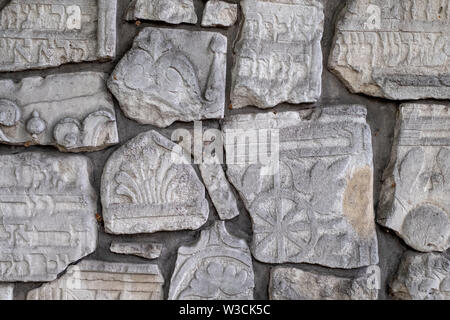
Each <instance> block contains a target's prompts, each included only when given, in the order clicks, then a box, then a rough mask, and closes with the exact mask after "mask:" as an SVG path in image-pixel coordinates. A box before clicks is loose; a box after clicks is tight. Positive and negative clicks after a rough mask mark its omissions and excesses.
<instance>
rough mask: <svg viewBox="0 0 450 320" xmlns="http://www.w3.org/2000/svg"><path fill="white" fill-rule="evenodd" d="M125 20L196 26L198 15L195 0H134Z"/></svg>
mask: <svg viewBox="0 0 450 320" xmlns="http://www.w3.org/2000/svg"><path fill="white" fill-rule="evenodd" d="M125 19H126V20H128V21H134V20H155V21H164V22H167V23H171V24H180V23H190V24H196V23H197V14H196V13H195V7H194V2H193V0H133V1H132V2H131V3H130V5H129V7H128V9H127V12H126V16H125Z"/></svg>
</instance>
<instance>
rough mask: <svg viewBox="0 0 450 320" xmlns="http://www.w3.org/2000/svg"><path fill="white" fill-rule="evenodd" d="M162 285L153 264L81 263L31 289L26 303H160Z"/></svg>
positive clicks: (156, 267)
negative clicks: (88, 301) (140, 301)
mask: <svg viewBox="0 0 450 320" xmlns="http://www.w3.org/2000/svg"><path fill="white" fill-rule="evenodd" d="M163 284H164V279H163V277H162V275H161V272H160V271H159V268H158V266H157V265H155V264H132V263H115V262H102V261H93V260H84V261H82V262H80V263H79V264H77V265H74V266H71V267H69V268H68V269H67V272H66V273H65V274H64V275H63V276H62V277H61V278H59V279H58V280H56V281H53V282H51V283H48V284H44V285H43V286H42V287H40V288H37V289H34V290H31V291H30V292H29V293H28V295H27V300H162V299H163V289H162V286H163Z"/></svg>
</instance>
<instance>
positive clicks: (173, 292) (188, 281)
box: [169, 221, 255, 300]
mask: <svg viewBox="0 0 450 320" xmlns="http://www.w3.org/2000/svg"><path fill="white" fill-rule="evenodd" d="M254 286H255V284H254V275H253V267H252V258H251V254H250V250H249V248H248V246H247V244H246V243H245V241H244V240H241V239H238V238H236V237H234V236H232V235H230V234H229V233H228V231H227V230H226V228H225V223H224V222H223V221H220V222H216V223H215V224H214V225H213V226H212V227H211V228H210V229H208V230H204V231H202V233H201V236H200V240H199V241H198V242H197V243H196V244H195V245H193V246H189V247H181V248H180V249H179V250H178V257H177V262H176V265H175V270H174V272H173V275H172V280H171V282H170V291H169V300H253V288H254Z"/></svg>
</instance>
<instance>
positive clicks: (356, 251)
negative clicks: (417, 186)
mask: <svg viewBox="0 0 450 320" xmlns="http://www.w3.org/2000/svg"><path fill="white" fill-rule="evenodd" d="M366 113H367V112H366V109H365V108H364V107H360V106H335V107H330V108H321V109H312V110H302V111H299V112H282V113H277V114H274V113H261V114H252V115H237V116H233V117H230V118H229V119H227V120H226V121H225V122H224V125H223V131H224V137H225V147H226V153H227V158H226V162H227V167H228V171H227V176H228V178H229V180H230V182H231V183H232V184H233V185H234V186H235V188H236V189H237V190H238V191H239V193H240V195H241V198H242V199H243V201H244V204H245V206H246V208H247V210H248V211H249V213H250V216H251V218H252V222H253V244H252V253H253V256H254V257H255V258H256V259H257V260H259V261H261V262H267V263H285V262H293V263H300V262H307V263H314V264H320V265H324V266H329V267H336V268H357V267H362V266H368V265H374V264H377V263H378V245H377V238H376V233H375V223H374V210H373V160H372V140H371V134H370V127H369V126H368V125H367V123H366V119H365V118H366ZM235 146H237V147H238V148H237V151H235ZM269 146H270V152H269Z"/></svg>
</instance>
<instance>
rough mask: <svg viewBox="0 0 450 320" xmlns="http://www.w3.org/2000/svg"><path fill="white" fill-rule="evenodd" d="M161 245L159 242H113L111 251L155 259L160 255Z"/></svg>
mask: <svg viewBox="0 0 450 320" xmlns="http://www.w3.org/2000/svg"><path fill="white" fill-rule="evenodd" d="M162 248H163V246H162V244H161V243H141V242H113V243H111V247H110V250H111V252H114V253H118V254H129V255H133V256H137V257H141V258H145V259H156V258H159V256H160V255H161V250H162Z"/></svg>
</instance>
